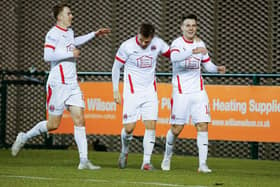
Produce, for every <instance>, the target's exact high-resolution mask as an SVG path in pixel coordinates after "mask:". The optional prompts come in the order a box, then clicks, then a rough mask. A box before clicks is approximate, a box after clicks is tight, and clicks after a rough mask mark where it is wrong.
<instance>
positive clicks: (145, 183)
mask: <svg viewBox="0 0 280 187" xmlns="http://www.w3.org/2000/svg"><path fill="white" fill-rule="evenodd" d="M0 177H2V178H19V179H33V180H64V179H61V178H52V177H36V176H22V175H0ZM68 180H69V179H68ZM70 180H82V181H88V182H99V183H109V182H110V183H111V182H113V183H129V184H143V185H155V186H169V187H207V186H200V185H182V184H170V183H160V182H128V181H109V180H99V179H70Z"/></svg>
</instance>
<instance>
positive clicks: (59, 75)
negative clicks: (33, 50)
mask: <svg viewBox="0 0 280 187" xmlns="http://www.w3.org/2000/svg"><path fill="white" fill-rule="evenodd" d="M45 48H51V49H53V51H54V52H55V55H56V57H57V58H56V59H54V60H53V61H50V64H51V69H50V73H49V77H48V82H59V83H62V84H70V83H77V72H76V60H75V58H74V57H73V49H75V39H74V32H73V30H72V29H70V28H68V29H63V28H61V27H59V26H57V25H56V26H54V27H53V28H52V29H51V30H50V31H49V32H48V33H47V35H46V39H45Z"/></svg>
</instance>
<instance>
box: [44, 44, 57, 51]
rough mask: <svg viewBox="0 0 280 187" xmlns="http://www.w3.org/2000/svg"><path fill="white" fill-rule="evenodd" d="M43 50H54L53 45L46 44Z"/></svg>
mask: <svg viewBox="0 0 280 187" xmlns="http://www.w3.org/2000/svg"><path fill="white" fill-rule="evenodd" d="M45 48H51V49H52V50H55V47H54V46H53V45H49V44H46V45H45Z"/></svg>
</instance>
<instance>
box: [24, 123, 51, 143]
mask: <svg viewBox="0 0 280 187" xmlns="http://www.w3.org/2000/svg"><path fill="white" fill-rule="evenodd" d="M45 132H48V129H47V121H40V122H39V123H37V124H36V125H35V126H34V127H33V128H32V129H30V130H29V131H27V132H26V133H25V135H24V136H23V138H24V140H25V142H26V141H27V140H28V139H30V138H32V137H34V136H38V135H40V134H43V133H45Z"/></svg>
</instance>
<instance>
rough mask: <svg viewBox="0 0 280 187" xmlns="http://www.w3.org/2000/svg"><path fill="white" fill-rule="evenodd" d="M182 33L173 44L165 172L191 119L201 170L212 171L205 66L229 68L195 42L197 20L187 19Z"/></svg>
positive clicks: (221, 71)
mask: <svg viewBox="0 0 280 187" xmlns="http://www.w3.org/2000/svg"><path fill="white" fill-rule="evenodd" d="M181 30H182V32H183V36H181V37H179V38H177V39H175V40H174V41H173V42H172V45H171V48H170V51H171V56H170V58H171V62H172V68H173V76H172V85H173V96H172V103H171V104H172V110H171V118H170V123H171V128H170V129H169V131H168V132H167V135H166V145H165V153H164V158H163V161H162V163H161V168H162V170H165V171H168V170H170V164H171V157H172V153H173V147H174V144H175V141H176V138H177V137H178V136H179V134H180V133H181V131H182V130H183V128H184V125H185V124H186V123H188V122H189V117H190V116H191V119H192V121H193V123H194V124H195V127H196V129H197V147H198V153H199V167H198V171H199V172H203V173H209V172H211V169H209V168H208V166H207V163H206V160H207V153H208V123H209V122H211V118H210V109H209V101H208V96H207V93H206V91H205V88H204V85H203V79H202V76H201V65H202V66H203V67H204V68H205V69H206V71H208V72H213V73H216V72H219V73H225V66H216V65H214V64H213V63H212V62H211V59H210V57H209V55H208V51H207V49H206V47H205V44H204V42H203V41H201V40H195V38H196V34H197V17H196V16H195V15H192V14H191V15H188V16H186V17H183V19H182V24H181Z"/></svg>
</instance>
